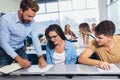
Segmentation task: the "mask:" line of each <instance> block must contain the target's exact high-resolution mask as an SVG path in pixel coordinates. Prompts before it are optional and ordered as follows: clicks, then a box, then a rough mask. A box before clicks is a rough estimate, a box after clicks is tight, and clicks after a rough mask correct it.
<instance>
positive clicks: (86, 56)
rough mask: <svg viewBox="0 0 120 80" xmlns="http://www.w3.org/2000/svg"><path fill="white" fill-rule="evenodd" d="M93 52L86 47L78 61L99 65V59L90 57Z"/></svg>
mask: <svg viewBox="0 0 120 80" xmlns="http://www.w3.org/2000/svg"><path fill="white" fill-rule="evenodd" d="M92 54H93V51H92V50H91V49H89V48H86V49H85V50H84V51H83V53H82V54H81V55H80V57H79V58H78V62H79V63H82V64H87V65H97V64H98V63H99V61H98V60H94V59H90V56H91V55H92Z"/></svg>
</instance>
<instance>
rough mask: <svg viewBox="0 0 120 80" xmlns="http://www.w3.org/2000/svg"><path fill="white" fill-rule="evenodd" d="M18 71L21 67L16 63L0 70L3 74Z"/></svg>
mask: <svg viewBox="0 0 120 80" xmlns="http://www.w3.org/2000/svg"><path fill="white" fill-rule="evenodd" d="M18 69H21V66H20V65H19V64H18V63H12V64H10V65H6V66H3V67H1V68H0V72H2V73H4V74H8V73H11V72H13V71H16V70H18Z"/></svg>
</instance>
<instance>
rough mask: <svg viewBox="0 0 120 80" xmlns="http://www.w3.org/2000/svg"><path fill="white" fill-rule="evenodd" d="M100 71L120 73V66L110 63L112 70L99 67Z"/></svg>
mask: <svg viewBox="0 0 120 80" xmlns="http://www.w3.org/2000/svg"><path fill="white" fill-rule="evenodd" d="M97 69H98V71H99V73H107V74H111V73H120V68H119V67H118V66H116V65H115V64H110V70H104V69H100V68H98V67H97Z"/></svg>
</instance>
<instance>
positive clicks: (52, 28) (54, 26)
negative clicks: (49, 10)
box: [45, 24, 67, 49]
mask: <svg viewBox="0 0 120 80" xmlns="http://www.w3.org/2000/svg"><path fill="white" fill-rule="evenodd" d="M50 31H55V32H56V33H57V34H58V35H59V36H60V37H61V39H62V40H67V39H66V37H65V35H64V32H63V30H62V29H61V27H60V26H59V25H58V24H51V25H49V27H48V28H47V29H46V30H45V36H46V39H47V40H48V45H49V47H50V48H51V49H54V48H55V44H54V43H53V42H52V41H51V40H50V39H49V38H50V37H49V35H48V34H49V32H50Z"/></svg>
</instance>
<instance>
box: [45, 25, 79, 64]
mask: <svg viewBox="0 0 120 80" xmlns="http://www.w3.org/2000/svg"><path fill="white" fill-rule="evenodd" d="M45 36H46V39H47V41H48V43H47V47H46V59H47V63H48V64H75V63H76V60H77V55H76V50H75V46H74V45H73V44H72V43H71V42H69V41H67V39H66V37H65V35H64V32H63V31H62V29H61V27H60V26H59V25H57V24H52V25H50V26H49V27H48V28H47V29H46V30H45Z"/></svg>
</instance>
